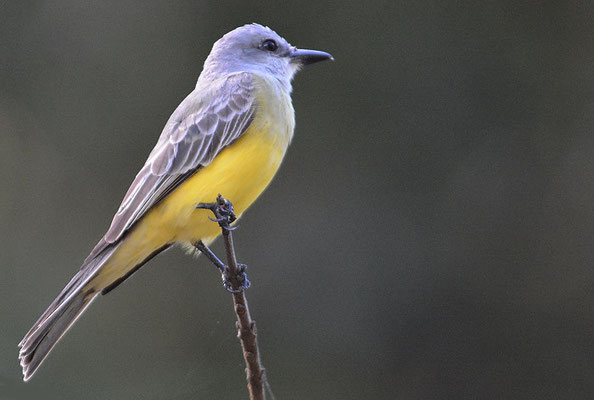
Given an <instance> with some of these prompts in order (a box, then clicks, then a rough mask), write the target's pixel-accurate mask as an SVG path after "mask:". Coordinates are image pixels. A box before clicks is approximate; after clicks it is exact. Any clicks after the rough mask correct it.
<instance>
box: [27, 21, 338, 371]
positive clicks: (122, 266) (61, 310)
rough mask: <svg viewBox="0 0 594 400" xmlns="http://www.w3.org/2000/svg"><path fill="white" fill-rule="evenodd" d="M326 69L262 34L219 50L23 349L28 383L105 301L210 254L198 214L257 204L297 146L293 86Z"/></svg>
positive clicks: (236, 33)
mask: <svg viewBox="0 0 594 400" xmlns="http://www.w3.org/2000/svg"><path fill="white" fill-rule="evenodd" d="M328 59H332V56H331V55H330V54H328V53H325V52H322V51H315V50H301V49H297V48H295V47H293V46H291V45H290V44H289V43H288V42H287V41H286V40H285V39H283V38H282V37H280V36H279V35H278V34H276V33H275V32H274V31H273V30H271V29H270V28H267V27H263V26H261V25H258V24H251V25H245V26H242V27H239V28H237V29H235V30H233V31H231V32H229V33H227V34H226V35H225V36H223V37H222V38H221V39H219V40H218V41H217V42H216V43H215V44H214V46H213V48H212V50H211V52H210V54H209V56H208V57H207V59H206V61H205V63H204V68H203V70H202V73H201V74H200V77H199V78H198V83H197V84H196V88H195V89H194V90H193V91H192V92H191V93H190V94H189V95H188V96H187V97H186V98H185V100H184V101H182V103H181V104H180V105H179V106H178V107H177V109H176V110H175V111H174V113H173V114H172V115H171V117H170V118H169V120H168V121H167V124H166V125H165V128H164V129H163V132H162V133H161V136H160V137H159V140H158V141H157V144H156V146H155V148H154V149H153V151H152V152H151V153H150V155H149V157H148V160H147V161H146V163H145V164H144V166H143V167H142V169H141V170H140V172H139V173H138V175H136V178H135V179H134V181H133V182H132V185H131V186H130V188H129V189H128V192H127V193H126V195H125V197H124V200H123V201H122V204H121V205H120V208H119V209H118V211H117V213H116V215H115V217H114V218H113V221H112V223H111V226H110V228H109V230H108V231H107V233H106V234H105V236H104V237H103V238H102V239H101V240H100V241H99V243H98V244H97V246H95V248H94V249H93V251H91V254H90V255H89V256H88V257H87V259H86V260H85V261H84V262H83V265H82V267H81V269H80V271H79V272H78V273H77V274H76V275H75V276H74V278H72V280H71V281H70V282H69V283H68V284H67V285H66V287H65V288H64V290H62V292H61V293H60V294H59V295H58V297H57V298H56V299H55V300H54V302H53V303H52V304H51V305H50V306H49V308H48V309H47V310H46V311H45V313H43V315H42V316H41V317H40V318H39V319H38V320H37V322H36V323H35V324H34V325H33V327H32V328H31V330H30V331H29V332H28V333H27V334H26V335H25V337H24V338H23V340H22V341H21V343H20V344H19V346H20V348H21V349H20V352H19V358H20V360H21V366H22V367H23V375H24V380H25V381H27V380H29V379H30V378H31V376H32V375H33V374H34V373H35V371H36V370H37V368H39V365H40V364H41V363H42V362H43V360H44V359H45V358H46V357H47V355H48V354H49V352H50V351H51V350H52V348H53V347H54V346H55V345H56V343H57V342H58V340H60V338H61V337H62V336H63V335H64V334H65V333H66V331H67V330H68V329H69V328H70V327H71V326H72V324H73V323H74V322H75V321H76V319H77V318H78V317H79V316H80V315H81V313H82V312H83V311H84V310H85V309H86V308H87V307H88V306H89V305H90V304H91V303H92V302H93V300H94V299H95V298H96V297H97V296H98V295H99V294H105V293H107V292H109V291H110V290H112V289H113V288H114V287H116V286H117V285H119V284H120V283H121V282H122V281H124V280H125V279H126V278H128V277H129V276H130V275H132V274H133V273H134V272H135V271H136V270H137V269H138V268H140V266H142V265H143V264H144V263H145V262H147V261H148V260H149V259H151V258H152V257H153V256H155V255H156V254H158V253H159V252H161V251H163V250H165V249H167V248H168V247H170V246H172V245H173V244H175V243H179V244H182V245H184V246H188V247H191V246H192V245H193V244H194V243H197V242H199V241H202V242H203V243H204V244H209V243H210V242H212V241H213V240H214V239H215V238H216V237H217V236H218V235H219V233H220V229H219V226H218V225H217V224H213V223H212V222H211V221H210V220H209V218H208V213H209V212H208V211H207V210H204V209H197V208H196V206H197V205H198V204H200V203H208V202H212V201H213V200H214V199H215V198H216V197H217V194H218V193H223V194H224V196H225V197H226V198H228V199H229V200H231V201H232V202H233V205H234V207H235V213H236V214H237V216H240V215H241V214H242V213H243V212H244V211H245V210H246V209H247V208H248V207H249V205H250V204H251V203H252V202H253V201H254V200H256V198H257V197H258V196H259V195H260V193H262V191H263V190H264V189H265V188H266V187H267V186H268V184H269V183H270V181H271V180H272V178H273V176H274V175H275V173H276V171H277V170H278V168H279V166H280V164H281V161H282V159H283V157H284V155H285V152H286V150H287V147H288V145H289V143H290V142H291V138H292V136H293V128H294V126H295V116H294V110H293V105H292V104H291V80H292V79H293V76H294V75H295V73H296V72H297V71H298V70H299V68H300V67H302V66H303V65H306V64H312V63H315V62H318V61H322V60H328Z"/></svg>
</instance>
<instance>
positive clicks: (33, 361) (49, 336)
mask: <svg viewBox="0 0 594 400" xmlns="http://www.w3.org/2000/svg"><path fill="white" fill-rule="evenodd" d="M116 247H117V246H113V247H111V246H110V247H108V248H106V249H105V250H104V251H103V252H101V254H99V255H97V256H96V257H93V258H92V259H87V260H85V263H84V264H83V266H82V267H81V269H80V271H79V272H78V273H77V274H76V275H75V276H74V278H72V280H71V281H70V282H69V283H68V284H67V285H66V287H65V288H64V290H62V292H61V293H60V294H59V295H58V297H57V298H56V299H55V300H54V301H53V303H52V304H51V305H50V306H49V308H48V309H47V310H46V311H45V312H44V313H43V315H42V316H41V317H40V318H39V319H38V320H37V322H36V323H35V324H34V325H33V327H32V328H31V329H30V330H29V332H27V334H26V335H25V337H24V338H23V340H22V341H21V343H19V347H20V348H21V349H20V351H19V359H20V360H21V366H22V367H23V375H24V380H25V381H27V380H29V379H30V378H31V376H32V375H33V374H34V373H35V371H36V370H37V368H39V366H40V365H41V363H42V362H43V360H45V358H46V357H47V355H48V354H49V352H50V351H51V350H52V349H53V348H54V346H55V345H56V343H58V341H59V340H60V338H61V337H62V336H64V334H65V333H66V331H68V329H69V328H70V327H71V326H72V324H74V322H75V321H76V320H77V319H78V317H79V316H80V315H81V314H82V312H83V311H84V310H85V309H86V308H87V307H88V306H89V305H90V304H91V303H92V302H93V300H94V299H95V297H97V295H98V294H99V293H100V292H99V291H97V289H94V288H93V286H92V285H89V283H90V282H91V281H92V280H93V278H94V277H95V276H96V274H97V272H98V271H99V269H100V268H101V266H102V265H103V264H104V263H105V262H106V261H107V260H108V259H109V257H110V256H111V254H113V252H114V251H115V249H116Z"/></svg>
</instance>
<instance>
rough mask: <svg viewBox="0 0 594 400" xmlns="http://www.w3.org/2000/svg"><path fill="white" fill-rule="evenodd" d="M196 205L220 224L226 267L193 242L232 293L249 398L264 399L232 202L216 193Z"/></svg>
mask: <svg viewBox="0 0 594 400" xmlns="http://www.w3.org/2000/svg"><path fill="white" fill-rule="evenodd" d="M198 208H206V209H209V210H211V211H212V212H213V213H214V215H215V219H214V220H213V221H216V222H218V223H219V225H220V226H221V230H222V232H223V240H224V242H225V252H226V255H227V265H226V266H222V267H223V268H221V265H220V261H219V263H216V262H215V261H214V260H213V258H212V257H214V258H215V259H216V256H214V253H212V252H211V251H210V249H208V247H206V246H205V245H204V244H203V243H202V242H198V243H196V244H195V246H196V247H197V248H198V249H199V250H200V251H201V252H203V253H205V254H207V257H208V258H209V259H210V260H211V261H213V262H214V263H215V265H216V266H217V268H219V269H222V274H223V282H224V284H225V287H226V288H227V290H228V291H229V292H231V295H232V296H233V303H234V309H235V315H236V316H237V322H236V327H237V337H238V339H239V341H240V343H241V349H242V350H243V359H244V361H245V365H246V369H245V372H246V380H247V387H248V391H249V393H250V400H264V392H263V389H262V385H263V382H265V379H266V377H265V372H264V368H262V363H261V361H260V351H259V349H258V341H257V337H256V322H255V321H253V320H252V317H251V315H250V309H249V307H248V302H247V298H246V296H245V289H247V288H248V287H249V284H250V283H249V281H248V280H247V278H246V276H245V270H246V266H245V265H243V264H238V263H237V258H236V256H235V247H234V246H233V234H232V231H233V228H232V227H231V223H232V222H233V221H234V220H235V215H234V214H233V205H232V204H231V202H230V201H228V200H226V199H225V198H223V196H221V195H220V194H219V196H218V197H217V201H216V202H215V203H208V204H199V205H198ZM217 260H218V259H217Z"/></svg>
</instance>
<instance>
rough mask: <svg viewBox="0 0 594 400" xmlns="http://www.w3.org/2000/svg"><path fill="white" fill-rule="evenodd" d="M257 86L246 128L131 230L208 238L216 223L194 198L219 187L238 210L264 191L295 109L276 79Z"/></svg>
mask: <svg viewBox="0 0 594 400" xmlns="http://www.w3.org/2000/svg"><path fill="white" fill-rule="evenodd" d="M255 86H256V89H255V90H256V96H257V99H258V101H257V104H258V108H257V110H256V115H255V118H254V121H253V122H252V124H251V125H250V127H249V129H248V130H247V131H246V132H245V133H244V134H243V135H242V136H241V137H240V138H239V139H238V140H237V141H235V142H234V143H233V144H232V145H230V146H229V147H227V148H225V149H224V150H223V151H221V153H219V154H218V155H217V156H216V158H215V159H214V161H213V162H212V163H211V164H210V165H208V166H206V167H203V168H201V169H199V170H198V171H197V172H196V173H195V174H194V175H193V176H191V177H190V178H189V179H187V180H186V181H185V182H184V183H182V184H181V185H180V186H178V187H177V188H176V189H175V190H174V191H173V192H172V193H170V194H169V195H168V196H167V197H166V198H165V199H164V200H163V201H162V202H161V203H159V204H158V205H157V206H156V207H154V208H153V209H152V210H151V211H150V212H149V213H148V214H147V215H146V216H145V217H144V218H143V221H142V222H141V223H140V224H138V226H137V227H135V229H134V231H138V234H140V235H144V237H145V238H148V237H150V238H151V239H150V241H151V242H153V241H154V242H160V243H171V242H173V241H177V242H182V243H187V242H190V243H193V242H195V241H197V240H202V241H204V242H205V243H209V242H211V241H212V240H213V239H214V238H215V237H216V236H218V235H219V234H220V228H219V227H218V225H217V224H215V223H213V222H211V221H210V220H209V219H208V216H211V215H212V214H211V212H210V211H208V210H199V209H196V205H197V204H199V203H208V202H213V201H214V200H215V199H216V197H217V195H218V194H219V193H220V194H222V195H223V196H224V197H225V198H227V199H229V200H230V201H231V202H232V203H233V205H234V207H235V213H236V214H237V216H240V215H241V214H242V213H243V212H244V211H245V210H246V209H247V208H248V207H249V206H250V205H251V204H252V203H253V202H254V200H256V198H257V197H258V196H259V195H260V194H261V193H262V192H263V191H264V189H265V188H266V187H267V186H268V184H269V183H270V181H271V180H272V178H273V177H274V175H275V173H276V172H277V170H278V168H279V166H280V164H281V161H282V159H283V157H284V155H285V152H286V149H287V147H288V144H289V142H290V139H291V136H292V134H293V128H294V113H293V107H292V105H291V101H290V97H289V94H288V93H285V91H284V90H279V88H277V87H275V86H274V82H268V81H266V80H265V79H259V80H257V82H256V85H255ZM134 233H136V232H134ZM155 235H156V236H158V237H154V236H155Z"/></svg>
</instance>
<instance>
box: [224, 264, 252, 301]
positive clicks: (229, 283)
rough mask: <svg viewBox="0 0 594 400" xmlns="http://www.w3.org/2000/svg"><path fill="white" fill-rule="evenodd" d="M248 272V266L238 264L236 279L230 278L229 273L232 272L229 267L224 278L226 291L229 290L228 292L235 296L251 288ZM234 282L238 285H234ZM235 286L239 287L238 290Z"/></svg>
mask: <svg viewBox="0 0 594 400" xmlns="http://www.w3.org/2000/svg"><path fill="white" fill-rule="evenodd" d="M246 271H247V265H245V264H237V275H235V276H234V277H231V276H229V272H230V271H229V267H227V268H226V269H225V272H224V273H223V276H222V278H223V286H225V289H227V291H228V292H229V293H233V294H237V293H241V292H243V291H244V290H246V289H247V288H249V287H250V286H251V282H250V280H249V279H248V278H247V273H246ZM234 282H235V283H236V284H237V285H234V284H233V283H234ZM233 286H237V287H238V289H233Z"/></svg>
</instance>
